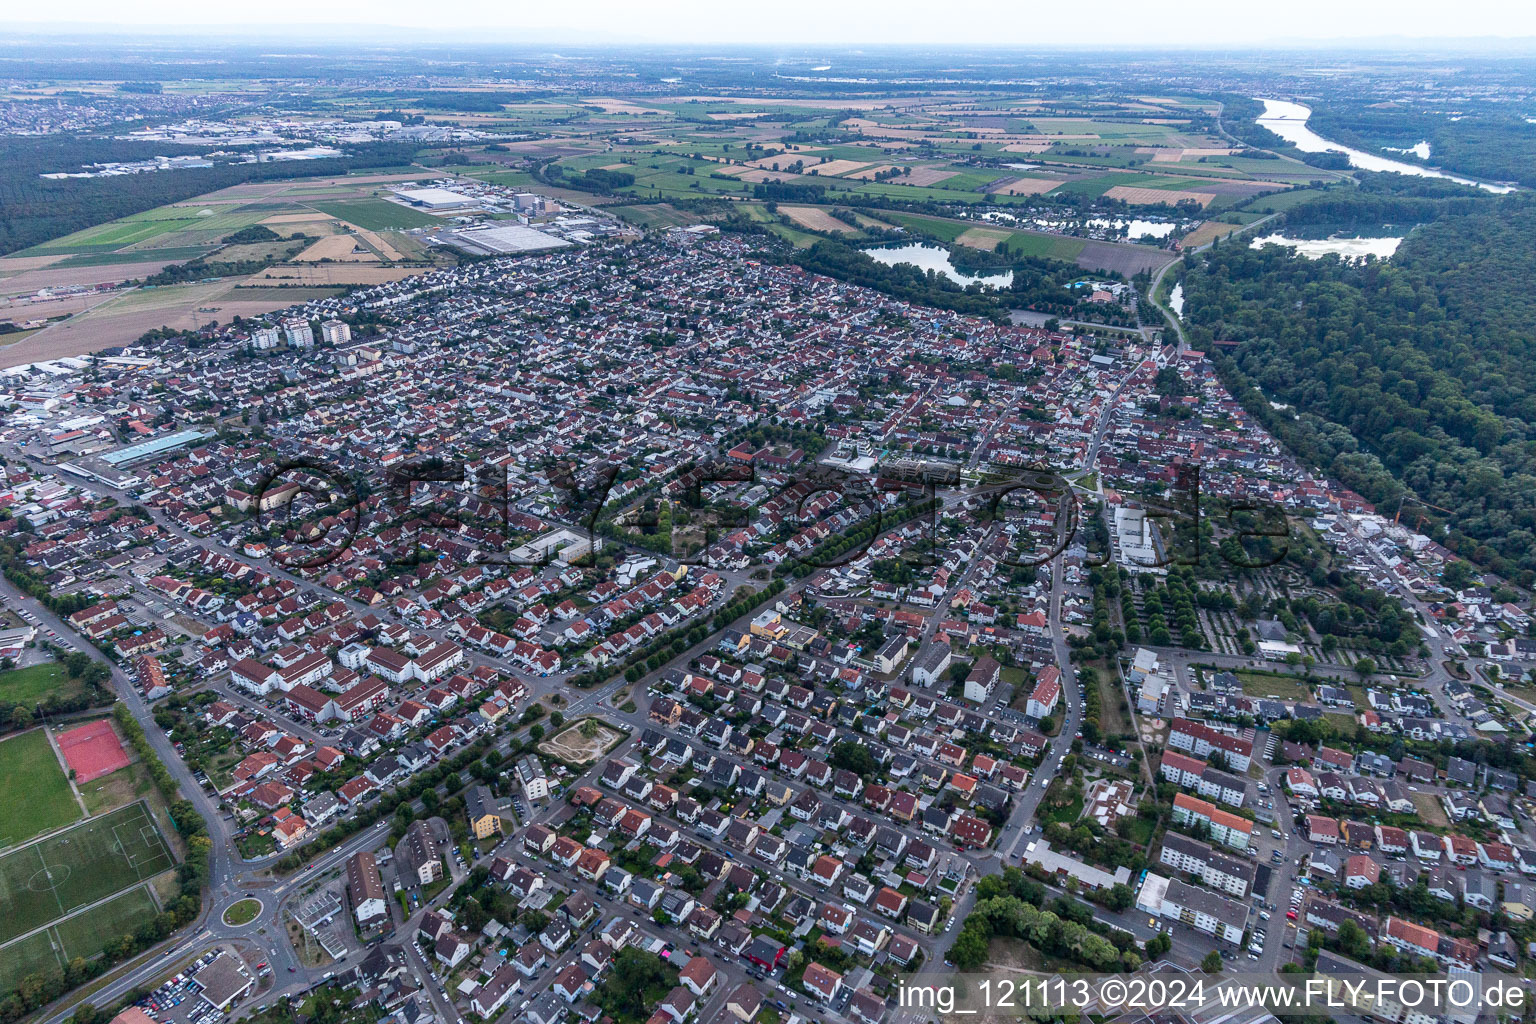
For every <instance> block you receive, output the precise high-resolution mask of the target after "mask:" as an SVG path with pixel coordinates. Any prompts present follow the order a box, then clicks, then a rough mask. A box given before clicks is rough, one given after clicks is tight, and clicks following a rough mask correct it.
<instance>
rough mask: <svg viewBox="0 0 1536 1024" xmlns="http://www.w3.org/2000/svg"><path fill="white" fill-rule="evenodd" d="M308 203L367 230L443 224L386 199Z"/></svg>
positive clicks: (325, 212) (338, 218) (437, 219)
mask: <svg viewBox="0 0 1536 1024" xmlns="http://www.w3.org/2000/svg"><path fill="white" fill-rule="evenodd" d="M307 205H310V206H313V207H314V208H315V209H317V210H319V211H320V212H321V213H324V214H327V215H329V216H331V217H334V218H336V219H337V220H339V221H344V222H346V223H348V224H353V225H355V226H357V227H360V228H363V229H364V230H367V231H387V230H389V229H391V228H426V227H436V226H437V225H439V224H441V223H442V221H441V220H440V219H439V218H437V217H433V216H431V215H429V214H425V213H422V212H421V211H420V210H415V209H412V208H411V207H409V206H402V205H400V204H399V203H392V202H389V201H388V200H386V199H348V200H335V201H326V202H314V203H309V204H307Z"/></svg>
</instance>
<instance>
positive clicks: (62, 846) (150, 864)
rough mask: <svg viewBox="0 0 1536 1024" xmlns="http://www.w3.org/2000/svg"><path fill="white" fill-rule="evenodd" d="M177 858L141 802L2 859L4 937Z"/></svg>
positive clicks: (0, 938)
mask: <svg viewBox="0 0 1536 1024" xmlns="http://www.w3.org/2000/svg"><path fill="white" fill-rule="evenodd" d="M175 863H176V859H175V857H174V856H173V855H172V854H171V850H170V847H169V846H167V845H166V842H165V839H164V837H163V836H161V835H160V830H159V829H158V828H157V827H156V826H155V823H154V819H153V818H151V817H150V814H149V809H148V808H147V807H146V806H145V804H144V803H143V802H142V801H140V802H139V803H134V804H129V805H128V806H126V807H120V808H118V809H117V810H115V811H112V812H111V813H110V814H104V815H102V816H100V817H97V818H90V819H88V820H86V821H83V822H81V823H80V824H78V825H76V826H75V827H74V828H71V829H69V830H68V831H66V832H61V833H59V834H58V835H55V836H51V837H49V838H47V839H44V840H41V841H39V842H36V843H33V844H32V845H30V846H25V847H22V848H21V849H19V850H15V851H12V852H11V853H8V854H6V855H5V856H4V857H3V858H0V942H5V941H7V940H9V939H12V938H14V937H16V936H17V935H21V934H24V933H25V932H29V931H31V930H32V929H34V928H40V927H42V926H43V925H45V924H48V923H49V922H50V921H53V920H56V919H57V918H60V917H63V916H64V915H66V914H68V913H70V912H71V911H73V910H76V909H78V908H80V907H83V906H85V905H86V904H89V903H94V902H96V901H97V900H100V899H104V898H106V897H108V896H111V895H112V894H113V893H117V892H121V891H122V890H124V889H127V888H130V887H131V886H134V885H136V884H138V883H139V882H142V881H144V880H145V879H146V878H151V877H153V876H154V875H157V874H159V873H160V872H162V871H165V870H166V869H167V868H170V867H172V866H173V865H174V864H175Z"/></svg>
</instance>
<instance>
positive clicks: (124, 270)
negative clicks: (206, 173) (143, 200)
mask: <svg viewBox="0 0 1536 1024" xmlns="http://www.w3.org/2000/svg"><path fill="white" fill-rule="evenodd" d="M437 176H440V175H439V174H438V172H427V171H423V173H422V174H421V175H418V176H415V177H405V176H401V175H359V176H356V177H344V178H330V179H295V180H292V181H271V182H255V183H250V184H245V185H236V186H232V187H230V188H226V189H221V190H219V191H217V192H212V193H209V194H208V195H204V196H199V197H197V198H196V199H193V200H189V201H187V202H182V203H174V204H171V205H168V206H163V207H159V208H156V209H154V210H148V211H145V212H144V213H140V214H136V215H134V216H132V217H125V218H122V219H120V220H116V221H112V222H110V223H108V224H101V225H98V226H96V227H93V228H88V229H86V230H85V231H77V232H75V233H74V234H72V235H67V236H65V237H63V238H58V239H54V240H52V241H49V242H47V243H45V244H43V245H41V246H37V247H34V249H32V250H29V251H28V252H26V253H23V254H20V255H16V256H11V257H7V258H5V259H0V321H10V322H11V323H13V324H15V325H17V326H18V327H21V328H24V329H26V330H28V331H30V332H31V333H28V334H27V335H26V336H25V337H15V338H11V337H8V338H5V339H3V340H4V341H5V342H7V343H6V344H4V345H3V346H0V364H3V365H7V366H9V365H15V364H18V363H26V362H32V361H35V360H39V359H49V358H57V357H60V356H68V355H79V354H81V353H84V352H90V351H94V350H97V349H100V348H104V347H107V346H110V345H114V344H124V343H127V342H131V341H134V340H136V339H137V338H138V337H139V336H140V335H141V334H143V333H144V332H145V331H149V330H153V329H156V328H160V327H169V328H171V329H175V330H191V329H193V328H196V327H200V326H202V325H204V324H207V323H208V322H210V321H218V322H220V323H224V322H228V321H229V320H231V319H233V318H234V317H235V316H254V315H259V314H262V313H267V312H270V311H272V310H276V309H282V308H284V307H286V306H289V305H291V304H292V303H294V302H299V301H304V300H305V299H309V298H315V297H319V296H323V295H333V294H337V292H336V291H335V290H329V291H319V292H316V291H313V290H312V289H308V288H305V289H300V288H279V287H274V286H276V285H298V284H302V285H306V286H314V287H315V288H330V289H334V288H336V287H345V286H349V285H369V284H379V283H382V282H387V281H397V280H400V279H401V278H403V277H407V276H410V274H412V273H419V272H420V271H421V270H423V269H426V268H429V267H430V266H432V265H433V264H434V262H435V261H436V260H438V259H440V258H446V257H439V256H437V254H436V253H435V252H433V253H429V252H428V250H427V247H425V246H423V245H422V244H421V243H420V242H419V241H418V240H417V239H416V238H415V237H414V236H412V235H411V234H409V232H410V231H414V230H418V229H421V228H426V227H436V226H438V225H440V224H441V223H443V222H442V221H441V220H440V219H438V218H435V217H431V216H429V215H427V214H425V213H422V212H420V211H419V210H415V209H413V208H410V207H406V206H402V205H400V204H398V203H395V202H391V201H389V200H386V199H382V198H379V194H380V193H381V192H383V191H384V190H386V189H387V188H388V187H389V186H390V185H394V184H399V183H400V182H401V181H402V180H410V181H418V180H422V179H424V178H429V177H437ZM258 227H259V228H261V229H263V231H262V232H251V231H246V232H245V235H246V236H251V235H253V234H254V235H255V236H256V238H255V239H251V238H246V237H240V236H238V235H237V234H236V233H237V232H240V231H242V229H254V228H258ZM263 232H271V233H272V234H273V235H276V236H277V237H276V238H271V237H270V236H267V237H261V235H262V234H263ZM232 238H233V240H232V241H231V239H232ZM290 253H291V254H292V255H290ZM195 258H201V259H202V260H203V261H204V262H206V263H207V264H208V266H209V278H208V279H204V280H198V281H194V282H182V283H174V284H169V285H161V286H159V287H155V288H143V287H139V288H136V287H135V285H138V284H140V283H141V282H143V281H144V280H145V279H146V278H150V277H152V276H153V275H155V274H157V273H160V272H161V271H162V270H164V269H165V268H167V267H169V266H172V265H175V264H180V263H184V262H186V261H187V260H189V259H195ZM322 260H323V261H325V262H324V263H321V262H320V261H322ZM338 265H340V266H338ZM235 268H238V272H236V273H231V271H233V270H235ZM343 268H345V269H343ZM188 276H190V275H188ZM71 286H74V287H75V289H76V290H70V289H71ZM79 288H88V289H90V290H88V291H80V290H78V289H79ZM40 289H52V290H59V292H60V293H59V294H57V295H56V296H54V297H52V298H47V299H45V300H44V299H40V298H39V297H38V295H37V294H36V293H38V292H39V290H40ZM45 294H46V293H45ZM8 300H9V301H8Z"/></svg>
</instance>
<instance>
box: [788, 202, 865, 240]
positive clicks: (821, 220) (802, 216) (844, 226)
mask: <svg viewBox="0 0 1536 1024" xmlns="http://www.w3.org/2000/svg"><path fill="white" fill-rule="evenodd" d="M779 212H780V213H782V214H783V215H784V216H786V217H788V218H789V219H790V220H792V221H794V222H795V223H796V224H798V225H800V226H801V227H803V228H809V229H810V230H812V231H825V232H829V233H831V234H839V235H848V234H858V233H859V229H858V228H856V227H854V226H853V225H852V224H849V223H847V222H845V221H841V220H838V219H837V218H836V217H834V216H832V214H831V212H830V211H828V210H823V209H821V208H820V207H818V206H781V207H779Z"/></svg>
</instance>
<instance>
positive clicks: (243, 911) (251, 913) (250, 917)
mask: <svg viewBox="0 0 1536 1024" xmlns="http://www.w3.org/2000/svg"><path fill="white" fill-rule="evenodd" d="M259 913H261V902H260V901H259V900H241V901H240V902H239V903H236V904H234V905H233V906H231V907H230V908H229V909H228V910H226V911H224V923H225V924H227V925H241V924H249V923H251V922H252V921H254V920H256V915H257V914H259Z"/></svg>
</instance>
